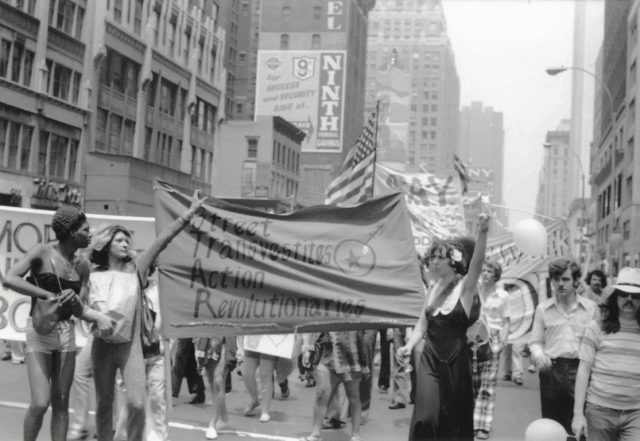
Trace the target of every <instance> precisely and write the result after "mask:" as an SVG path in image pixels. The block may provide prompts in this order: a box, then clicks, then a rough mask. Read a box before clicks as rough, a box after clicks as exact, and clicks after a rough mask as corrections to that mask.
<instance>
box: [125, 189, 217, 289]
mask: <svg viewBox="0 0 640 441" xmlns="http://www.w3.org/2000/svg"><path fill="white" fill-rule="evenodd" d="M206 200H207V198H206V197H204V198H200V190H196V191H194V192H193V197H192V199H191V206H190V207H189V209H188V210H187V211H185V212H184V213H183V214H182V215H181V216H180V217H178V218H177V219H176V220H175V221H173V222H171V223H170V224H169V225H167V227H166V228H165V229H164V230H162V232H161V233H160V234H159V235H158V237H156V239H155V240H154V241H153V243H152V244H151V246H150V247H149V248H147V249H146V250H145V251H143V252H142V253H140V254H138V255H137V256H136V257H135V258H134V260H135V263H136V266H137V267H138V271H139V273H140V277H141V278H142V283H146V282H147V272H148V270H149V267H150V266H151V264H152V263H153V262H154V261H155V260H156V259H157V257H158V255H159V254H160V253H161V252H162V251H163V250H164V249H165V248H166V247H167V245H169V242H171V241H172V240H173V238H174V237H176V236H177V235H178V233H180V231H182V229H183V228H184V226H185V225H187V224H188V223H189V221H190V220H191V218H192V217H193V216H194V215H195V214H196V212H197V211H198V209H199V208H200V207H202V204H204V202H205V201H206Z"/></svg>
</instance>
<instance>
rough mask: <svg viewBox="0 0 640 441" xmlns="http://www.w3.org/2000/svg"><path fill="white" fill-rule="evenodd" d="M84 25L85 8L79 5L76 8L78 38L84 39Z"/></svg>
mask: <svg viewBox="0 0 640 441" xmlns="http://www.w3.org/2000/svg"><path fill="white" fill-rule="evenodd" d="M83 25H84V8H81V7H80V6H78V9H77V10H76V38H77V39H78V40H82V28H83Z"/></svg>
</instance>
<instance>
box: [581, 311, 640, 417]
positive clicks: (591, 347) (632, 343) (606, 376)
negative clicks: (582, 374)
mask: <svg viewBox="0 0 640 441" xmlns="http://www.w3.org/2000/svg"><path fill="white" fill-rule="evenodd" d="M580 360H583V361H586V362H589V363H592V364H593V367H592V370H591V382H590V383H589V389H588V390H587V402H589V403H592V404H595V405H598V406H604V407H608V408H611V409H618V410H628V409H640V369H638V366H640V326H639V325H638V322H637V321H635V320H623V319H620V330H619V331H618V332H616V333H615V334H605V333H604V331H603V330H602V328H601V327H600V323H599V322H598V321H596V320H594V321H592V322H591V323H590V324H589V326H588V327H587V329H586V330H585V333H584V338H583V339H582V345H581V346H580Z"/></svg>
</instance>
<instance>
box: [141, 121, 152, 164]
mask: <svg viewBox="0 0 640 441" xmlns="http://www.w3.org/2000/svg"><path fill="white" fill-rule="evenodd" d="M152 135H153V129H152V128H151V127H145V128H144V152H143V156H142V157H143V159H144V160H145V161H148V160H149V152H150V150H151V136H152Z"/></svg>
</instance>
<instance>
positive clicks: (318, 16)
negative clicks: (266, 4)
mask: <svg viewBox="0 0 640 441" xmlns="http://www.w3.org/2000/svg"><path fill="white" fill-rule="evenodd" d="M301 6H302V7H303V10H305V11H307V10H308V9H309V8H308V7H307V6H306V5H304V4H302V3H301ZM242 7H243V12H244V11H245V10H246V11H247V14H248V7H249V5H248V4H246V6H245V4H243V5H242ZM312 12H313V19H314V20H315V21H316V22H318V23H320V21H321V20H322V6H314V7H313V10H312ZM243 15H244V14H243ZM281 18H282V21H283V22H290V21H291V6H283V7H282V16H281Z"/></svg>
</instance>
